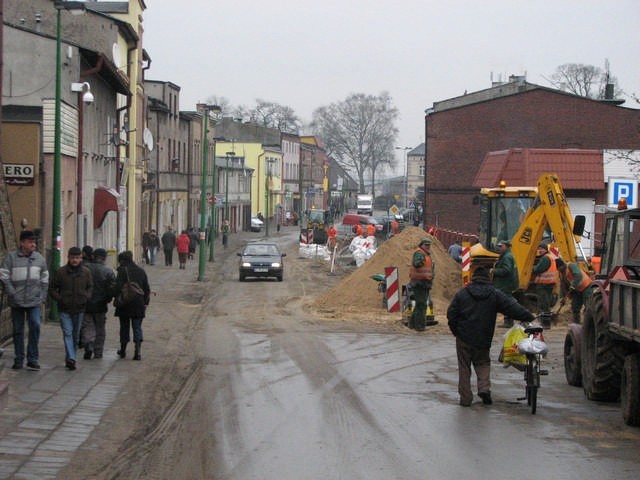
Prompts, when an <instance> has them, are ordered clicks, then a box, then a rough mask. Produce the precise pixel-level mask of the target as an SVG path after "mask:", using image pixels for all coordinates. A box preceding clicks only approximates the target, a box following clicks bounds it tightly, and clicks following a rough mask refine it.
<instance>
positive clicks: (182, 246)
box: [176, 230, 191, 270]
mask: <svg viewBox="0 0 640 480" xmlns="http://www.w3.org/2000/svg"><path fill="white" fill-rule="evenodd" d="M190 245H191V239H190V238H189V235H188V234H187V231H186V230H182V233H181V234H180V235H178V239H177V240H176V248H177V250H178V262H180V270H184V269H185V268H187V257H188V256H189V246H190Z"/></svg>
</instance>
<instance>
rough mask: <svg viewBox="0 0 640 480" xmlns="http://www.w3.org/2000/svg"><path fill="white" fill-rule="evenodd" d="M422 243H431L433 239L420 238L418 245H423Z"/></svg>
mask: <svg viewBox="0 0 640 480" xmlns="http://www.w3.org/2000/svg"><path fill="white" fill-rule="evenodd" d="M422 245H431V239H430V238H423V239H422V240H420V243H419V244H418V246H419V247H421V246H422Z"/></svg>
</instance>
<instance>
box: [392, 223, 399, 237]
mask: <svg viewBox="0 0 640 480" xmlns="http://www.w3.org/2000/svg"><path fill="white" fill-rule="evenodd" d="M399 233H400V224H399V223H398V221H397V220H392V221H391V235H397V234H399Z"/></svg>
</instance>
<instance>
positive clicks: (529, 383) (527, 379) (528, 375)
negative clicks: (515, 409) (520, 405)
mask: <svg viewBox="0 0 640 480" xmlns="http://www.w3.org/2000/svg"><path fill="white" fill-rule="evenodd" d="M533 369H534V367H533V361H532V359H531V357H530V356H529V355H527V367H526V370H525V372H524V383H525V387H524V392H525V398H526V399H527V405H529V406H531V398H532V389H533V387H534V383H533Z"/></svg>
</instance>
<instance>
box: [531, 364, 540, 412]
mask: <svg viewBox="0 0 640 480" xmlns="http://www.w3.org/2000/svg"><path fill="white" fill-rule="evenodd" d="M529 363H530V364H531V383H530V384H529V385H530V386H529V389H530V392H529V406H530V407H531V415H535V414H536V409H537V407H538V387H539V386H540V364H539V363H538V359H537V358H536V356H535V355H534V356H532V357H531V359H530V362H529Z"/></svg>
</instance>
